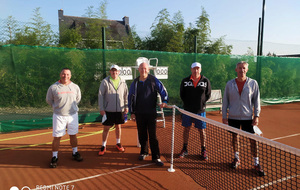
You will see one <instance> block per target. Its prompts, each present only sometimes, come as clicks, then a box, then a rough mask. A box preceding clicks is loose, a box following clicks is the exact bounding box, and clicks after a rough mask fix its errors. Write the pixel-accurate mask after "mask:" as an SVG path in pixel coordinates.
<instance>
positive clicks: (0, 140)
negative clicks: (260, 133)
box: [0, 131, 52, 142]
mask: <svg viewBox="0 0 300 190" xmlns="http://www.w3.org/2000/svg"><path fill="white" fill-rule="evenodd" d="M49 133H52V131H48V132H44V133H37V134H33V135H25V136H19V137H11V138H7V139H0V142H2V141H9V140H16V139H22V138H27V137H35V136H39V135H46V134H49Z"/></svg>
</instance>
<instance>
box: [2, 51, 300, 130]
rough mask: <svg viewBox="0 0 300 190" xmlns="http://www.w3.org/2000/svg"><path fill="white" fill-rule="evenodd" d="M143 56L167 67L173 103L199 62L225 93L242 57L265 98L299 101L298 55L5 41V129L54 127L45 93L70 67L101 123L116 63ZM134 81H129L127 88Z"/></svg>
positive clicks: (90, 113)
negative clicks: (102, 97) (103, 95)
mask: <svg viewBox="0 0 300 190" xmlns="http://www.w3.org/2000/svg"><path fill="white" fill-rule="evenodd" d="M138 57H146V58H157V59H158V66H167V67H168V79H162V80H161V81H162V82H163V83H164V85H165V87H166V88H167V90H168V93H169V97H170V104H176V105H179V106H180V105H181V104H182V102H181V100H180V97H179V86H180V82H181V80H182V79H183V78H184V77H186V76H188V75H189V74H190V65H191V63H193V62H194V61H197V62H200V63H201V64H202V74H203V75H204V76H206V77H207V78H209V79H210V81H211V85H212V89H221V90H222V93H223V90H224V88H225V85H226V82H227V81H228V80H230V79H232V78H235V77H236V72H235V66H236V63H237V62H240V61H242V60H243V61H246V62H248V63H249V71H248V73H247V75H248V76H249V77H251V78H254V79H256V80H258V81H259V85H260V91H261V98H262V101H263V102H265V103H284V102H291V101H299V99H300V83H299V81H300V80H299V79H300V59H299V58H278V57H256V56H243V55H211V54H187V53H169V52H156V51H140V50H103V49H95V50H91V49H66V48H54V47H38V46H15V45H5V46H0V83H1V85H0V86H1V88H0V93H1V95H0V132H10V131H18V130H28V129H36V128H45V127H51V122H52V110H51V108H50V106H48V105H47V103H46V101H45V98H46V93H47V90H48V88H49V87H50V85H51V84H53V83H54V82H56V81H57V80H59V73H60V71H61V69H62V68H64V67H68V68H70V69H71V71H72V79H71V80H72V81H73V82H74V83H76V84H78V85H79V87H80V89H81V92H82V100H81V102H80V104H79V108H80V112H79V115H80V118H79V120H80V122H81V123H87V122H95V121H100V119H101V116H100V114H99V112H98V106H97V97H98V89H99V85H100V82H101V80H102V79H103V76H104V75H108V74H109V73H108V71H109V67H110V66H111V65H112V64H117V65H119V66H127V67H132V66H135V64H136V63H135V61H136V59H137V58H138ZM132 72H133V74H134V69H133V70H132ZM131 82H132V80H127V84H128V86H129V85H130V84H131Z"/></svg>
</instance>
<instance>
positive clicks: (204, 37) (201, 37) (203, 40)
mask: <svg viewBox="0 0 300 190" xmlns="http://www.w3.org/2000/svg"><path fill="white" fill-rule="evenodd" d="M201 8H202V13H201V15H200V16H199V17H198V20H197V21H196V25H197V28H198V35H197V40H198V42H197V44H198V46H197V47H198V49H197V52H198V53H206V52H205V49H206V47H207V46H208V44H209V43H210V42H211V41H210V40H209V38H210V33H211V30H210V23H209V18H208V17H209V15H208V14H207V12H206V11H205V9H204V7H201Z"/></svg>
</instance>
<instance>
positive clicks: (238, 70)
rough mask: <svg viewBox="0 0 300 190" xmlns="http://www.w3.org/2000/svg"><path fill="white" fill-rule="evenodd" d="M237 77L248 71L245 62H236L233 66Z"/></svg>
mask: <svg viewBox="0 0 300 190" xmlns="http://www.w3.org/2000/svg"><path fill="white" fill-rule="evenodd" d="M235 71H236V73H237V76H238V77H246V74H247V72H248V65H247V64H246V63H241V64H238V65H237V67H236V68H235Z"/></svg>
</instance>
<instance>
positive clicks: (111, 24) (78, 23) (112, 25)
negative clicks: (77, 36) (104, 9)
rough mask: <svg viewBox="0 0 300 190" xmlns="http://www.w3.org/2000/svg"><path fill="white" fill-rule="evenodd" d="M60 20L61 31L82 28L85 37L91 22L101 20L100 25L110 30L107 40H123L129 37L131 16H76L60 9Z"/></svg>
mask: <svg viewBox="0 0 300 190" xmlns="http://www.w3.org/2000/svg"><path fill="white" fill-rule="evenodd" d="M58 21H59V28H60V32H61V30H62V28H63V27H64V28H68V29H71V28H78V27H80V28H81V34H82V37H83V38H84V37H85V33H86V31H87V29H88V26H89V23H91V22H94V21H96V22H99V25H100V24H102V25H105V26H106V30H107V31H108V32H109V34H110V36H106V38H107V40H110V39H113V40H122V39H123V38H124V37H125V38H126V37H128V36H129V34H130V26H129V17H126V16H125V17H123V19H122V20H121V21H118V20H108V19H96V18H87V17H76V16H66V15H64V14H63V10H62V9H60V10H58Z"/></svg>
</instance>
